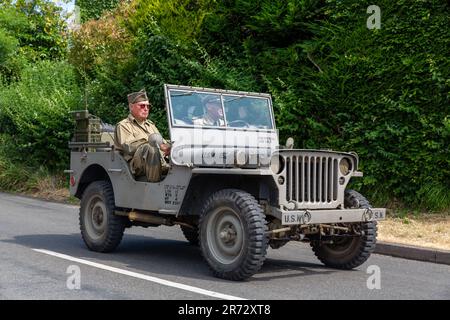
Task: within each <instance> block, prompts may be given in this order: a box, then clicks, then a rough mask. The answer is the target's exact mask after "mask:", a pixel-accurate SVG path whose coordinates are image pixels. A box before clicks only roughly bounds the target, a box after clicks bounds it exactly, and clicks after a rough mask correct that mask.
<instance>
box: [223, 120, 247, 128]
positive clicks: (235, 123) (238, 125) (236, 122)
mask: <svg viewBox="0 0 450 320" xmlns="http://www.w3.org/2000/svg"><path fill="white" fill-rule="evenodd" d="M228 124H229V125H230V127H236V128H243V127H245V128H250V124H249V123H248V122H247V121H244V120H234V121H230V122H229V123H228Z"/></svg>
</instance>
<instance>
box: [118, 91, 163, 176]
mask: <svg viewBox="0 0 450 320" xmlns="http://www.w3.org/2000/svg"><path fill="white" fill-rule="evenodd" d="M128 107H129V109H130V114H129V115H128V117H127V118H126V119H124V120H122V121H120V122H119V123H118V124H117V125H116V129H115V132H114V146H115V148H116V149H117V150H118V151H120V152H121V153H122V154H123V156H124V158H125V160H127V161H128V162H129V164H130V168H131V171H132V173H133V174H134V176H135V177H136V178H138V177H142V176H145V177H146V178H147V180H148V181H150V182H158V181H160V180H161V174H162V173H164V172H167V171H168V168H169V165H168V164H167V162H166V160H165V157H166V156H168V155H169V154H170V148H171V146H170V144H169V143H167V141H166V140H163V142H162V143H161V144H159V145H156V146H154V145H151V144H150V143H149V136H150V135H152V134H154V133H158V134H159V131H158V128H157V127H156V126H155V124H154V123H153V122H151V121H150V120H148V119H147V117H148V115H149V112H150V109H151V104H150V102H149V100H148V98H147V93H146V92H145V90H141V91H139V92H133V93H130V94H129V95H128Z"/></svg>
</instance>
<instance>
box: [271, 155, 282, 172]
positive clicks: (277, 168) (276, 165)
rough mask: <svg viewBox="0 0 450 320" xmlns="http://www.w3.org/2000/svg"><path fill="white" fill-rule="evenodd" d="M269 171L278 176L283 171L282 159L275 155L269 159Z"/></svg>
mask: <svg viewBox="0 0 450 320" xmlns="http://www.w3.org/2000/svg"><path fill="white" fill-rule="evenodd" d="M270 169H271V170H272V172H273V173H275V174H279V173H280V172H281V171H283V169H284V159H283V157H282V156H280V155H275V156H273V157H272V159H270Z"/></svg>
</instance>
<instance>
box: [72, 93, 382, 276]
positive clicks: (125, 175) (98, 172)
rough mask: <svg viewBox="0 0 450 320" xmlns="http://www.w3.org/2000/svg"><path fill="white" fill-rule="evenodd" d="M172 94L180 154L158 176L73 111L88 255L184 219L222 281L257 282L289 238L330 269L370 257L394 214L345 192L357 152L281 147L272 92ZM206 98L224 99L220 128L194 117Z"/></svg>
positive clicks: (76, 183) (75, 167)
mask: <svg viewBox="0 0 450 320" xmlns="http://www.w3.org/2000/svg"><path fill="white" fill-rule="evenodd" d="M164 90H165V102H166V110H167V119H168V128H169V131H170V140H171V142H172V149H171V154H170V157H169V165H170V169H169V171H168V172H167V174H164V175H163V176H162V177H161V181H160V182H153V183H152V182H147V181H142V179H137V177H134V176H133V175H132V173H131V171H130V167H129V164H128V163H127V161H125V160H124V158H123V157H122V155H121V154H120V153H119V152H118V151H117V150H115V149H114V144H113V134H112V132H111V131H113V130H102V128H101V127H102V126H101V124H100V120H99V119H98V118H96V117H95V116H92V115H90V114H89V113H88V112H87V111H79V112H74V116H75V118H76V123H77V131H76V132H75V135H74V138H73V140H72V142H70V143H69V146H70V148H71V160H70V164H71V168H70V170H67V171H68V172H69V173H70V192H71V194H72V195H74V196H75V197H77V198H79V199H81V203H80V211H79V221H80V229H81V235H82V238H83V240H84V242H85V244H86V246H87V247H88V248H89V249H90V250H93V251H97V252H111V251H113V250H114V249H115V248H116V247H117V246H118V245H119V243H120V241H121V239H122V236H123V233H124V230H125V229H126V228H129V227H132V226H142V227H157V226H160V225H166V226H176V225H178V226H179V227H180V228H181V231H182V232H183V234H184V236H185V238H186V239H187V240H188V241H189V242H190V243H192V244H193V245H198V246H199V247H200V250H201V253H202V255H203V257H204V259H205V260H206V262H207V264H208V265H209V267H210V269H211V270H212V273H213V274H214V275H215V276H217V277H219V278H224V279H230V280H243V279H246V278H249V277H251V276H252V275H253V274H255V273H256V272H258V270H259V269H260V268H261V266H262V265H263V262H264V259H265V257H266V253H267V250H268V247H269V246H270V247H271V248H273V249H278V248H280V247H282V246H283V245H285V244H286V243H287V242H289V241H302V242H308V243H310V246H311V247H312V250H313V252H314V254H315V255H316V256H317V258H318V259H319V260H320V261H321V262H322V263H324V264H325V265H327V266H330V267H333V268H339V269H352V268H355V267H358V266H360V265H361V264H362V263H364V262H365V261H366V260H367V259H368V257H369V255H370V254H371V252H372V251H373V250H374V248H375V244H376V236H377V220H382V219H384V218H385V215H386V210H385V209H383V208H372V207H371V205H370V204H369V202H368V201H367V200H366V198H364V197H363V196H362V195H361V194H359V193H358V192H356V191H353V190H348V189H347V188H346V187H347V184H348V183H349V181H350V178H352V177H361V176H362V173H361V172H360V171H358V156H357V154H356V153H353V152H336V151H331V150H303V149H294V148H293V141H292V139H288V141H287V143H286V144H285V145H280V144H279V140H278V134H277V131H276V127H275V122H274V114H273V109H272V100H271V97H270V95H268V94H262V93H251V92H241V91H230V90H218V89H207V88H196V87H188V86H178V85H165V86H164ZM210 96H213V97H214V98H216V100H217V101H219V102H220V106H221V112H220V114H219V115H220V116H221V117H222V121H221V122H220V123H221V124H220V125H213V124H212V123H211V124H209V123H207V122H205V123H204V125H198V124H194V123H198V122H197V121H195V119H198V118H201V117H203V116H205V112H206V111H205V108H204V106H203V104H202V103H203V101H204V98H205V97H210ZM103 131H106V132H103Z"/></svg>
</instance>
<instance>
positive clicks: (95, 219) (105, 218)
mask: <svg viewBox="0 0 450 320" xmlns="http://www.w3.org/2000/svg"><path fill="white" fill-rule="evenodd" d="M114 209H115V204H114V192H113V189H112V186H111V184H110V183H109V182H108V181H94V182H92V183H91V184H90V185H89V186H88V187H87V188H86V190H85V191H84V193H83V196H82V198H81V203H80V216H79V219H80V230H81V236H82V238H83V241H84V243H85V244H86V246H87V247H88V248H89V249H90V250H92V251H97V252H111V251H113V250H114V249H115V248H116V247H117V246H118V245H119V244H120V241H121V240H122V236H123V233H124V230H125V226H126V225H127V219H126V218H125V217H121V216H116V215H115V214H114Z"/></svg>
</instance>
